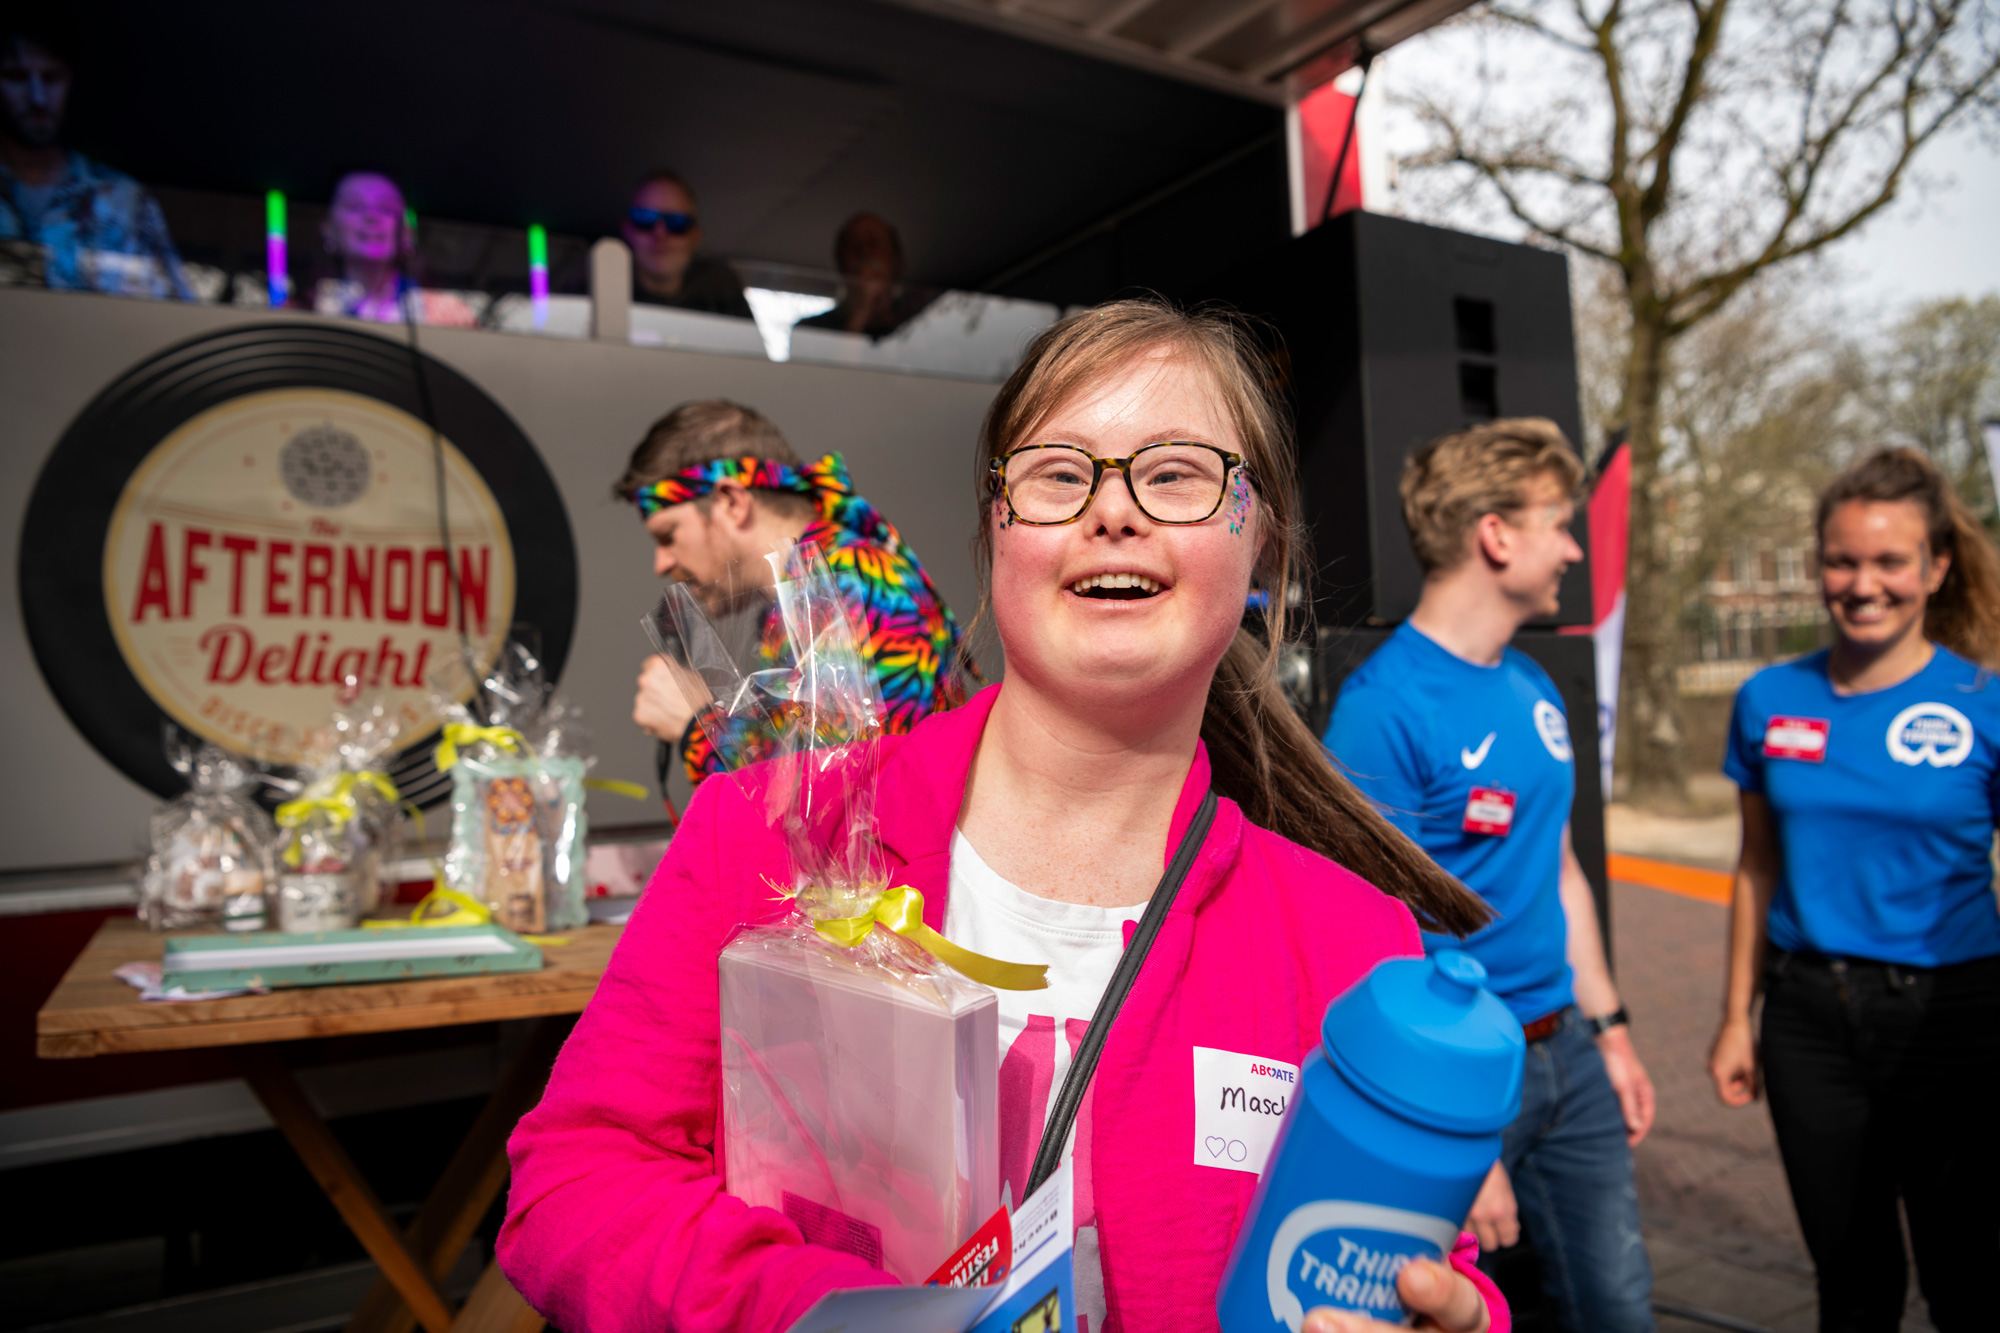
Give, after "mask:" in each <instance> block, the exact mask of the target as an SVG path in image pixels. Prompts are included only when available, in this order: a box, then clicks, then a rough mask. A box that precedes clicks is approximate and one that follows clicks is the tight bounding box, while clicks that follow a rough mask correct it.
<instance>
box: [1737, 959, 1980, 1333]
mask: <svg viewBox="0 0 2000 1333" xmlns="http://www.w3.org/2000/svg"><path fill="white" fill-rule="evenodd" d="M1761 1047H1762V1053H1761V1055H1762V1062H1763V1069H1764V1088H1765V1091H1766V1092H1767V1093H1768V1094H1769V1097H1770V1102H1771V1120H1772V1122H1773V1124H1774V1125H1775V1126H1776V1127H1777V1131H1778V1148H1779V1151H1780V1152H1781V1153H1782V1154H1783V1155H1784V1159H1785V1176H1786V1178H1787V1179H1788V1180H1789V1181H1790V1182H1791V1186H1792V1204H1793V1206H1794V1207H1796V1208H1797V1209H1798V1213H1799V1226H1800V1227H1801V1228H1802V1229H1803V1230H1804V1232H1805V1237H1806V1247H1807V1248H1808V1249H1809V1250H1811V1251H1812V1257H1813V1266H1814V1268H1815V1269H1817V1270H1818V1274H1819V1326H1820V1330H1821V1333H1850V1331H1852V1333H1875V1331H1876V1330H1881V1331H1882V1333H1891V1331H1892V1330H1894V1329H1896V1328H1897V1327H1898V1326H1899V1325H1900V1324H1901V1322H1902V1317H1903V1305H1904V1298H1905V1294H1906V1288H1907V1284H1908V1267H1907V1262H1906V1260H1905V1258H1904V1254H1903V1228H1902V1222H1901V1220H1900V1219H1899V1218H1898V1217H1897V1214H1896V1200H1897V1197H1898V1196H1899V1195H1900V1196H1901V1198H1902V1201H1903V1211H1904V1213H1905V1215H1906V1216H1907V1217H1908V1219H1909V1227H1910V1242H1911V1245H1912V1246H1913V1247H1914V1249H1915V1250H1916V1257H1917V1277H1918V1281H1919V1283H1920V1284H1921V1285H1922V1288H1923V1293H1924V1299H1925V1300H1926V1301H1928V1302H1929V1303H1930V1314H1931V1321H1932V1322H1933V1323H1935V1324H1936V1325H1937V1327H1938V1328H1939V1329H1940V1330H1941V1333H1959V1331H1960V1330H1971V1329H1983V1330H1990V1329H1993V1328H1995V1327H1996V1326H2000V1313H1996V1311H2000V1291H1996V1288H1995V1285H1994V1284H1995V1281H1996V1277H1995V1275H1996V1274H2000V1221H1996V1216H2000V1105H1996V1102H1995V1093H1996V1091H2000V958H1988V959H1982V960H1980V961H1978V962H1973V963H1961V964H1958V965H1957V966H1954V967H1941V968H1934V969H1925V968H1910V967H1902V966H1896V965H1892V964H1887V963H1876V962H1867V961H1864V960H1861V959H1848V958H1821V957H1818V956H1815V955H1809V954H1788V953H1785V952H1783V951H1782V950H1774V951H1773V953H1772V956H1771V959H1770V962H1769V964H1768V965H1767V966H1766V968H1765V970H1764V1023H1763V1032H1762V1039H1761Z"/></svg>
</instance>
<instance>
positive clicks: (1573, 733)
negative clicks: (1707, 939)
mask: <svg viewBox="0 0 2000 1333" xmlns="http://www.w3.org/2000/svg"><path fill="white" fill-rule="evenodd" d="M1392 632H1393V631H1392V630H1389V629H1378V628H1374V627H1365V628H1352V629H1323V630H1321V631H1320V634H1319V654H1318V660H1317V661H1316V662H1315V663H1314V670H1313V708H1312V710H1311V715H1310V721H1311V722H1312V726H1313V732H1314V734H1315V735H1324V734H1325V733H1326V724H1327V721H1328V720H1329V719H1330V718H1331V717H1332V716H1333V704H1334V701H1335V700H1336V699H1338V698H1339V697H1340V683H1341V682H1342V681H1344V680H1346V679H1347V677H1348V675H1349V674H1350V673H1351V672H1352V671H1353V670H1354V669H1355V668H1356V667H1358V666H1360V665H1361V664H1362V663H1363V662H1365V661H1367V660H1368V655H1369V654H1370V653H1373V652H1374V651H1375V650H1376V649H1377V648H1380V647H1381V646H1382V644H1383V643H1384V642H1385V641H1386V640H1387V639H1388V637H1389V635H1390V634H1391V633H1392ZM1514 646H1515V647H1516V648H1519V649H1520V650H1521V651H1522V652H1524V653H1526V654H1527V655H1528V656H1529V657H1531V658H1533V659H1534V660H1535V662H1536V664H1537V665H1539V666H1540V667H1541V668H1542V670H1544V671H1546V672H1548V673H1549V678H1550V679H1551V680H1553V681H1554V682H1555V683H1556V689H1557V690H1559V691H1561V693H1562V701H1563V712H1564V713H1565V714H1567V715H1568V718H1569V739H1570V748H1571V749H1572V750H1573V751H1575V753H1576V797H1575V799H1574V800H1573V801H1572V803H1571V805H1570V812H1569V837H1570V845H1571V846H1573V847H1574V848H1575V849H1576V859H1577V860H1578V861H1579V862H1581V863H1582V865H1583V873H1584V875H1585V876H1586V877H1587V878H1588V879H1589V880H1590V890H1591V894H1592V896H1593V897H1595V898H1596V899H1597V921H1598V925H1599V927H1600V929H1602V931H1603V932H1604V956H1605V958H1606V959H1609V958H1610V957H1611V903H1610V900H1609V898H1608V897H1607V895H1608V894H1609V892H1610V888H1611V881H1610V877H1609V875H1608V873H1607V871H1606V868H1605V859H1604V858H1605V850H1606V849H1605V845H1604V789H1603V781H1602V774H1601V772H1600V769H1599V761H1598V743H1597V742H1598V737H1597V658H1596V656H1595V652H1594V648H1593V646H1592V642H1591V638H1590V636H1589V635H1587V634H1557V633H1555V632H1553V631H1551V630H1538V629H1526V630H1523V631H1521V633H1519V634H1517V635H1515V636H1514ZM1338 757H1339V756H1338V755H1336V756H1335V758H1338Z"/></svg>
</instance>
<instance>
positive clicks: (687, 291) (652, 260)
mask: <svg viewBox="0 0 2000 1333" xmlns="http://www.w3.org/2000/svg"><path fill="white" fill-rule="evenodd" d="M623 230H624V234H625V244H626V245H627V246H629V247H630V248H631V251H632V299H633V300H634V301H642V302H645V303H647V304H649V305H670V306H677V307H679V308H680V309H682V310H704V311H707V312H708V313H710V314H713V315H734V316H735V317H736V318H738V319H748V318H750V305H749V303H748V302H747V301H745V300H744V299H743V284H742V283H740V282H738V281H737V280H736V274H735V273H734V272H732V271H731V270H730V267H729V265H727V264H725V263H723V262H722V261H721V260H719V259H710V258H707V257H705V256H703V255H701V254H698V253H697V251H699V250H700V249H701V213H700V210H699V206H698V205H697V204H696V203H695V198H694V189H693V187H691V186H690V185H689V184H688V183H687V182H686V181H684V180H682V179H681V178H680V177H679V176H678V175H676V174H675V173H673V172H671V171H665V170H661V171H655V172H654V173H653V174H652V175H650V176H648V177H646V179H644V180H642V181H640V182H639V188H638V189H636V190H634V191H633V192H632V203H631V205H630V207H628V208H627V209H626V210H625V225H624V228H623Z"/></svg>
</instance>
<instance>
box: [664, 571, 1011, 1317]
mask: <svg viewBox="0 0 2000 1333" xmlns="http://www.w3.org/2000/svg"><path fill="white" fill-rule="evenodd" d="M771 559H772V562H773V564H774V565H775V566H776V567H777V571H778V583H777V589H776V591H777V597H778V601H779V605H780V608H781V610H782V613H783V616H784V621H785V628H786V635H787V638H788V640H789V643H790V649H791V657H792V663H791V665H790V666H787V667H781V668H776V669H771V670H766V671H759V672H755V673H751V674H748V675H745V674H743V673H741V672H739V671H738V670H737V668H736V667H735V665H734V663H733V662H732V661H731V660H730V658H729V656H728V654H727V653H726V652H725V651H724V650H723V648H722V646H721V640H720V638H719V637H718V636H717V635H716V634H715V632H714V631H713V629H712V627H711V626H710V625H709V624H708V622H707V620H706V619H705V617H704V616H703V615H702V612H701V608H700V604H699V603H698V602H697V600H696V599H695V597H694V596H693V595H692V594H691V593H690V592H689V590H688V589H687V588H685V587H684V586H676V587H674V588H671V589H669V590H668V593H667V598H666V603H665V605H663V607H662V608H661V611H660V612H659V613H658V614H656V615H655V616H653V617H651V618H649V619H647V620H646V621H643V622H642V624H644V625H646V626H647V627H648V630H649V632H654V631H655V627H662V626H663V627H667V629H668V635H667V638H668V640H670V641H673V642H672V644H671V647H670V646H669V645H668V643H667V642H662V641H661V640H660V638H659V636H658V635H657V633H656V646H659V647H660V648H661V651H662V654H663V655H664V656H666V657H667V658H668V660H669V662H670V663H672V664H674V665H675V666H676V667H677V668H678V671H677V674H678V675H679V676H680V677H681V678H682V680H683V681H684V683H685V688H686V689H687V690H688V692H690V693H692V694H694V695H695V696H697V698H698V699H700V700H701V703H702V706H701V707H700V708H699V710H698V711H697V717H698V718H699V719H700V721H701V723H702V726H703V727H704V729H705V730H706V731H707V733H708V735H709V738H710V740H711V741H712V742H714V744H715V747H716V749H717V751H718V752H719V753H721V754H722V755H723V756H724V758H725V761H732V760H738V759H741V758H742V757H744V756H746V755H747V756H752V757H762V756H765V755H774V756H775V757H773V758H770V759H769V760H768V762H765V763H763V764H761V765H760V766H758V767H756V768H755V769H753V770H751V772H749V773H747V774H745V775H743V777H741V778H740V779H739V778H736V777H733V776H732V777H728V778H711V779H710V781H738V780H740V781H744V782H746V783H749V784H751V785H750V789H751V790H752V791H759V790H761V792H762V799H763V801H764V803H765V812H766V815H767V817H768V818H769V819H770V821H771V823H772V825H773V826H774V827H776V828H778V829H780V830H782V832H783V835H784V838H785V842H786V845H787V847H788V849H789V851H790V853H791V861H792V866H791V869H792V880H791V882H790V883H786V884H778V885H773V886H772V887H773V888H774V889H776V890H777V891H778V892H779V893H781V894H783V895H785V896H787V897H789V898H790V899H791V911H790V912H789V913H788V914H787V916H786V917H785V919H784V920H783V921H781V922H779V923H777V924H774V925H764V926H751V927H747V928H745V929H743V930H741V931H739V932H738V933H737V934H736V935H735V936H734V937H733V938H732V939H731V940H730V941H729V943H728V944H727V945H725V946H724V948H723V950H722V953H721V956H720V959H719V961H718V972H719V974H720V988H721V997H720V998H721V1028H722V1052H721V1055H722V1136H721V1137H722V1152H723V1165H724V1182H725V1187H726V1188H727V1189H728V1190H729V1192H730V1193H731V1194H734V1195H736V1196H738V1197H739V1198H742V1199H743V1200H745V1201H746V1202H748V1203H750V1204H753V1205H764V1206H768V1207H771V1208H776V1209H778V1210H780V1211H781V1212H783V1213H784V1214H785V1215H786V1216H787V1217H789V1218H791V1219H792V1221H793V1222H794V1223H796V1224H797V1226H798V1227H799V1229H800V1231H801V1232H803V1233H804V1235H805V1238H806V1239H807V1240H809V1241H812V1242H815V1243H818V1244H823V1245H829V1246H832V1247H834V1248H836V1249H841V1250H845V1251H847V1252H849V1253H852V1254H856V1255H859V1256H860V1257H862V1258H863V1259H865V1260H867V1261H868V1262H869V1263H870V1264H873V1265H875V1266H876V1267H879V1268H884V1269H887V1270H888V1271H889V1272H891V1273H893V1274H895V1275H896V1276H898V1277H900V1278H902V1279H903V1280H904V1281H906V1282H921V1281H923V1280H924V1278H926V1277H927V1276H929V1274H930V1273H931V1272H932V1271H933V1270H934V1269H935V1268H936V1266H937V1265H938V1264H939V1263H940V1262H942V1261H943V1260H944V1259H945V1258H947V1257H948V1256H949V1255H950V1254H951V1252H952V1251H953V1250H954V1249H955V1248H957V1247H958V1246H959V1245H960V1244H961V1243H962V1242H964V1241H965V1239H966V1238H967V1237H968V1236H969V1235H970V1234H971V1233H972V1231H973V1229H974V1228H976V1227H977V1226H978V1225H979V1224H980V1223H981V1222H983V1221H985V1220H986V1218H987V1217H988V1216H989V1215H990V1214H991V1213H992V1212H993V1210H994V1209H995V1208H996V1207H997V1206H998V1203H999V1144H998V1102H997V1084H998V1061H999V1007H998V1001H997V1000H996V998H995V997H994V994H993V992H992V991H991V990H989V989H988V988H987V987H986V986H984V985H981V984H979V983H978V982H976V981H973V980H971V979H969V978H968V977H966V976H964V975H962V974H961V973H960V972H959V971H957V970H956V969H954V968H953V967H952V966H951V965H950V964H948V963H946V962H944V961H942V960H941V959H940V958H938V957H935V956H933V954H932V953H931V952H928V951H927V949H926V948H924V947H919V946H918V945H917V944H915V943H913V942H912V941H911V940H910V939H908V938H905V937H904V936H902V935H899V934H897V933H895V931H894V930H892V929H885V928H876V921H877V917H876V915H875V913H876V911H877V909H878V907H880V906H881V905H882V904H883V903H884V902H885V901H900V902H902V903H903V904H904V906H905V909H906V911H908V912H909V913H912V914H915V915H917V916H919V917H920V914H921V910H922V908H921V897H920V896H918V895H915V894H909V893H908V892H907V891H906V890H891V889H890V886H889V883H888V879H887V871H886V867H885V863H884V861H883V858H882V855H881V852H880V848H879V845H878V843H877V840H876V821H875V788H876V774H877V766H878V763H879V755H880V745H879V743H878V742H879V740H880V736H881V725H880V718H881V716H882V707H881V701H880V697H879V694H878V692H877V690H876V687H875V682H874V677H873V675H872V674H871V673H870V671H869V670H868V668H867V667H866V665H865V663H863V662H862V660H861V657H860V654H859V652H858V651H857V649H856V637H855V632H854V628H853V626H852V625H851V623H850V621H849V619H848V614H847V611H846V609H845V608H844V607H843V605H842V603H841V600H840V597H839V594H838V591H837V588H836V586H835V584H834V582H833V579H832V577H831V576H830V575H829V573H828V572H827V568H826V564H825V560H824V558H823V557H821V556H820V555H819V553H818V551H817V548H814V547H811V546H791V547H788V548H786V549H785V550H784V551H781V552H779V553H778V554H776V555H774V556H772V557H771ZM912 899H914V902H913V903H912V902H910V900H912ZM926 933H927V932H926ZM943 947H945V948H946V949H949V946H948V945H945V946H943Z"/></svg>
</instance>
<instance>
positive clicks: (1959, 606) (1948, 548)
mask: <svg viewBox="0 0 2000 1333" xmlns="http://www.w3.org/2000/svg"><path fill="white" fill-rule="evenodd" d="M1851 500H1859V501H1862V502H1864V503H1868V502H1875V503H1898V502H1901V503H1905V504H1913V505H1915V506H1916V507H1917V512H1918V513H1920V514H1922V515H1923V516H1924V539H1925V541H1926V543H1927V544H1928V545H1929V547H1930V550H1931V554H1933V555H1946V556H1949V557H1950V558H1951V567H1950V568H1949V569H1947V570H1946V571H1945V575H1944V582H1943V583H1942V584H1940V585H1939V586H1938V590H1937V591H1936V592H1934V593H1932V594H1931V595H1930V600H1929V601H1928V602H1926V603H1925V605H1924V637H1925V638H1927V639H1931V640H1934V641H1936V642H1938V643H1941V644H1943V645H1944V646H1945V647H1947V648H1949V649H1951V650H1952V651H1953V652H1955V653H1957V654H1958V655H1959V656H1960V657H1963V658H1965V659H1966V660H1967V661H1969V662H1973V663H1976V664H1978V665H1979V666H1983V667H1985V668H1987V669H1988V670H1995V671H2000V554H1996V553H1995V552H1994V549H1993V541H1992V539H1991V538H1990V537H1988V536H1987V535H1986V530H1985V529H1984V528H1982V527H1980V526H1979V521H1978V520H1977V519H1975V518H1973V516H1972V514H1971V511H1969V510H1968V509H1966V507H1965V502H1964V501H1962V500H1960V499H1959V498H1958V495H1957V493H1956V492H1954V491H1953V490H1952V488H1951V483H1950V482H1948V481H1946V480H1945V476H1944V473H1942V472H1940V471H1939V470H1938V467H1937V464H1935V463H1933V462H1931V460H1930V459H1929V458H1926V457H1925V456H1924V455H1923V454H1921V453H1918V452H1917V451H1916V450H1915V449H1882V450H1879V451H1878V452H1876V453H1873V454H1870V455H1869V456H1868V457H1867V458H1864V459H1862V460H1861V461H1860V462H1859V463H1856V464H1855V465H1854V466H1853V467H1850V468H1849V469H1847V471H1845V472H1843V473H1841V474H1840V475H1839V476H1837V477H1835V478H1834V479H1833V480H1832V481H1830V482H1828V483H1827V487H1826V490H1824V491H1823V492H1821V493H1820V497H1819V512H1818V515H1817V517H1816V519H1815V521H1814V524H1813V530H1814V531H1815V532H1816V533H1818V534H1819V537H1820V540H1821V541H1822V542H1824V541H1825V538H1826V523H1827V520H1828V519H1830V518H1832V517H1833V511H1834V510H1835V509H1837V508H1839V507H1840V506H1841V505H1843V504H1846V503H1848V502H1849V501H1851Z"/></svg>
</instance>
